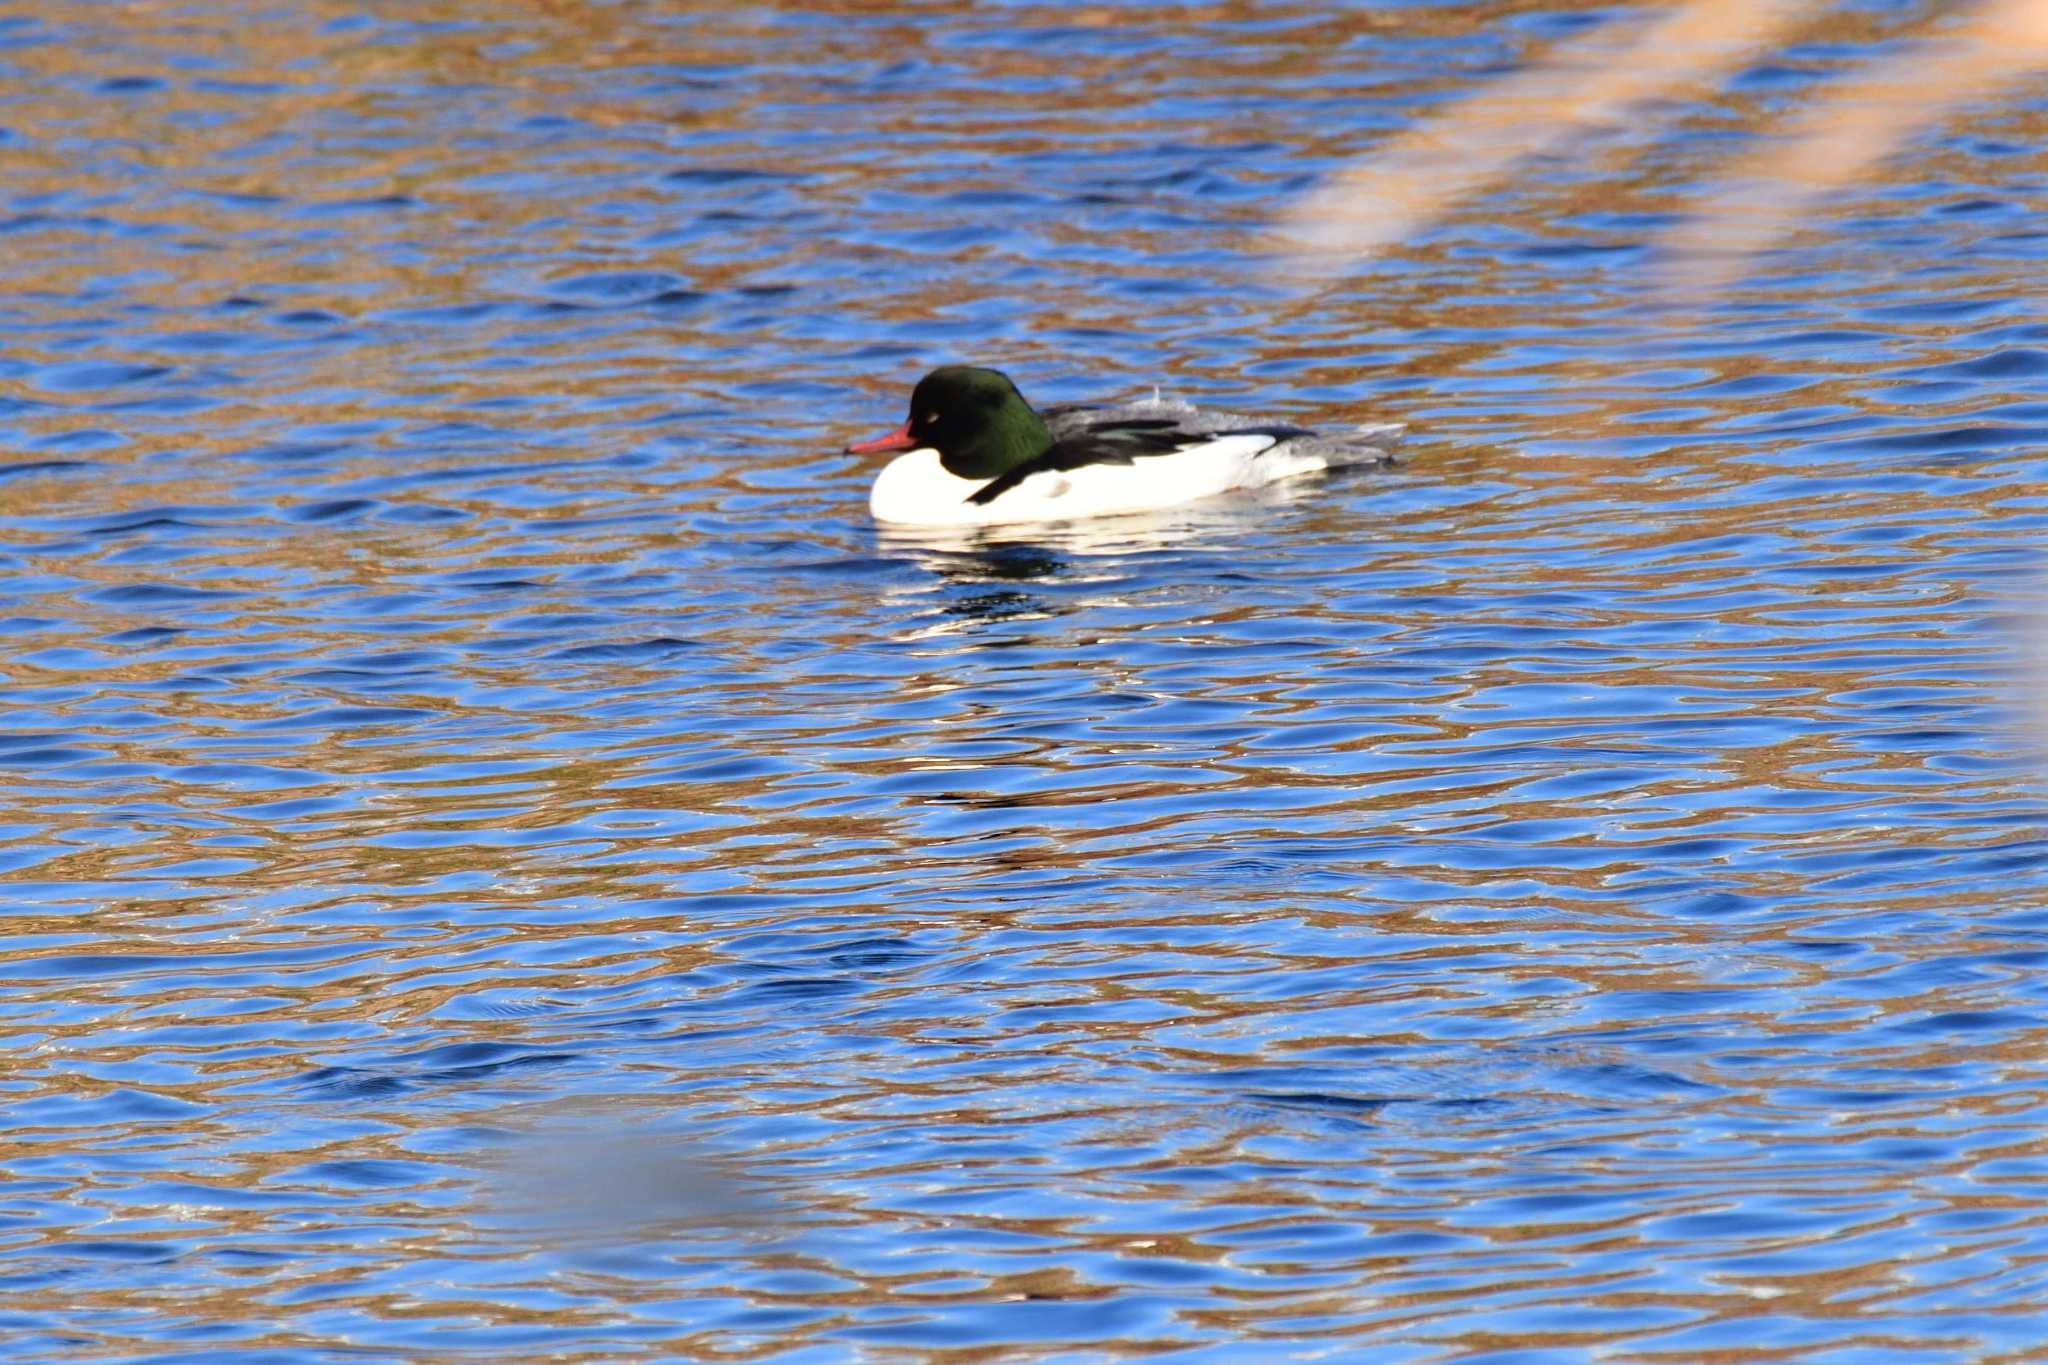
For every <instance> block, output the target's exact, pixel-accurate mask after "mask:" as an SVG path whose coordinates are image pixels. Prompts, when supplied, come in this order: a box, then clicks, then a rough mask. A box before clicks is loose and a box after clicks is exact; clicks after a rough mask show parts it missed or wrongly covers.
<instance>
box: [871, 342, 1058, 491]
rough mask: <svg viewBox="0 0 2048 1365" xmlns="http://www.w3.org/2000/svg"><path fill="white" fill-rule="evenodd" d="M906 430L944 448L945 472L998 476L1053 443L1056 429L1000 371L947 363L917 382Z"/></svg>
mask: <svg viewBox="0 0 2048 1365" xmlns="http://www.w3.org/2000/svg"><path fill="white" fill-rule="evenodd" d="M904 430H905V431H906V432H907V433H908V434H909V436H910V439H911V441H912V443H913V444H914V445H917V446H930V447H931V448H932V449H933V450H936V451H938V452H939V463H940V464H942V465H944V466H945V467H946V472H947V473H948V474H951V475H953V476H954V477H955V478H961V479H994V478H1000V477H1001V476H1002V475H1004V474H1007V473H1009V472H1010V471H1011V470H1012V469H1015V468H1016V467H1017V466H1018V465H1020V464H1023V463H1024V462H1025V461H1026V460H1030V459H1035V458H1036V457H1038V456H1040V455H1043V454H1044V453H1045V452H1046V450H1047V449H1049V448H1050V447H1051V446H1052V433H1051V432H1049V431H1047V430H1046V429H1045V423H1044V421H1043V420H1041V419H1040V417H1039V415H1038V414H1037V413H1035V412H1033V411H1032V410H1031V405H1030V404H1029V403H1027V402H1025V401H1024V395H1023V394H1021V393H1019V392H1017V386H1016V385H1015V384H1012V383H1011V382H1010V376H1008V375H1006V374H1004V373H1003V372H1002V371H1001V370H983V369H977V368H975V367H974V366H972V365H946V366H942V367H940V368H939V369H936V370H933V371H932V372H931V373H930V374H928V375H926V376H925V377H924V378H922V379H920V380H918V381H917V387H916V388H915V389H913V390H912V391H911V394H910V421H909V422H908V423H907V424H906V425H905V427H904Z"/></svg>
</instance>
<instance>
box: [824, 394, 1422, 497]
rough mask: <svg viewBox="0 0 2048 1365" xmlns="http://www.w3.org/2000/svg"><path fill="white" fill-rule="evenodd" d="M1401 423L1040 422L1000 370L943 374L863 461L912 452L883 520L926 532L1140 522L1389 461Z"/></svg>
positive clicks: (1164, 411) (1080, 412)
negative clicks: (1131, 517) (1138, 517)
mask: <svg viewBox="0 0 2048 1365" xmlns="http://www.w3.org/2000/svg"><path fill="white" fill-rule="evenodd" d="M1401 430H1402V427H1401V424H1400V423H1398V422H1384V423H1377V424H1371V425H1366V426H1360V427H1356V428H1353V429H1351V430H1348V431H1342V432H1333V433H1328V434H1324V433H1319V432H1315V431H1311V430H1309V429H1308V428H1306V427H1298V426H1293V425H1290V424H1288V423H1285V422H1262V421H1260V420H1259V419H1257V418H1255V417H1244V416H1241V415H1239V414H1236V413H1229V412H1202V411H1200V410H1199V409H1197V408H1195V407H1194V406H1193V405H1192V404H1189V403H1185V402H1182V401H1180V400H1179V399H1173V398H1164V399H1163V398H1160V397H1159V396H1158V395H1157V394H1156V393H1155V394H1154V395H1153V396H1152V398H1151V399H1149V400H1146V401H1140V402H1135V403H1122V404H1117V405H1115V406H1067V407H1058V408H1048V409H1046V410H1045V411H1044V412H1042V413H1041V412H1037V411H1035V410H1033V408H1032V406H1031V405H1030V404H1029V403H1027V402H1025V401H1024V395H1023V394H1021V393H1019V392H1017V386H1016V385H1015V384H1013V383H1011V382H1010V377H1009V376H1008V375H1006V374H1004V373H1003V372H1002V371H1000V370H985V369H979V368H976V367H974V366H971V365H947V366H943V367H941V368H939V369H936V370H933V371H932V372H931V373H930V374H928V375H926V376H925V377H924V378H923V379H920V380H919V381H918V383H917V387H916V389H914V390H912V392H911V395H910V417H909V420H907V421H906V422H904V424H903V425H902V426H901V427H899V428H897V429H896V430H895V431H892V432H890V433H889V434H888V435H887V436H878V437H876V438H875V439H874V440H872V441H859V442H856V443H854V444H853V445H850V446H848V447H847V450H848V451H849V452H851V453H853V454H857V455H866V454H872V453H875V452H877V451H887V450H902V451H908V452H909V453H908V454H906V455H901V456H898V457H897V458H896V459H894V460H891V461H890V462H889V464H888V465H887V467H885V468H884V469H883V470H882V472H881V473H880V474H879V475H877V476H876V478H875V488H874V492H873V493H872V494H871V495H870V496H869V498H868V507H869V509H870V510H871V511H872V512H873V513H874V516H875V520H877V521H888V522H896V523H899V524H904V525H917V526H996V525H1001V524H1004V523H1007V522H1018V521H1064V520H1067V519H1069V518H1075V517H1099V516H1110V515H1115V514H1117V513H1123V512H1144V511H1150V510H1151V509H1153V508H1156V507H1172V506H1174V505H1176V504H1178V503H1183V502H1193V501H1194V500H1196V499H1197V498H1206V497H1210V496H1212V495H1214V494H1217V493H1221V492H1223V491H1224V490H1225V489H1230V488H1260V487H1263V486H1265V485H1266V484H1269V483H1277V482H1278V481H1280V480H1281V479H1290V478H1293V477H1294V476H1295V475H1297V474H1310V473H1314V472H1316V471H1317V470H1322V469H1336V468H1339V467H1341V466H1343V465H1351V464H1364V463H1370V462H1379V463H1388V462H1390V461H1389V457H1388V455H1387V451H1386V444H1388V443H1390V442H1391V440H1392V438H1394V437H1397V436H1399V435H1400V433H1401Z"/></svg>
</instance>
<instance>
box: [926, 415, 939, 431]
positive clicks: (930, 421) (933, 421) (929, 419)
mask: <svg viewBox="0 0 2048 1365" xmlns="http://www.w3.org/2000/svg"><path fill="white" fill-rule="evenodd" d="M924 424H925V425H926V426H928V427H935V426H937V425H938V424H939V415H938V414H937V413H936V412H928V413H926V414H925V415H924Z"/></svg>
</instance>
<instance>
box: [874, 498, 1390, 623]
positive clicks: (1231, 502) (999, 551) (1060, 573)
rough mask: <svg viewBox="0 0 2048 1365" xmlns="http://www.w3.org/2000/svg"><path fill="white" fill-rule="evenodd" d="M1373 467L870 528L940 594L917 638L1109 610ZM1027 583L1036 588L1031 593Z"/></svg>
mask: <svg viewBox="0 0 2048 1365" xmlns="http://www.w3.org/2000/svg"><path fill="white" fill-rule="evenodd" d="M1377 471H1378V467H1377V466H1374V467H1371V468H1370V469H1367V470H1365V471H1363V472H1362V473H1356V474H1355V473H1352V472H1349V471H1338V472H1335V473H1331V474H1325V475H1311V476H1308V477H1305V478H1300V479H1294V480H1290V481H1289V482H1286V483H1279V484H1271V485H1268V486H1267V487H1265V488H1258V489H1246V490H1239V491H1237V492H1232V493H1227V494H1222V495H1219V496H1217V497H1215V498H1211V499H1209V500H1208V501H1206V502H1201V503H1189V504H1186V505H1184V506H1179V507H1170V508H1163V509H1161V510H1159V511H1156V512H1145V513H1135V514H1132V515H1129V516H1116V517H1097V518H1093V519H1090V520H1086V521H1074V522H1047V523H1044V524H1033V523H1015V524H1011V525H1005V526H994V527H971V526H967V527H948V526H895V525H890V524H887V523H879V524H877V526H876V528H875V541H876V549H877V550H878V551H879V552H880V553H881V554H884V555H895V556H898V557H901V558H903V559H905V560H908V561H910V562H912V563H915V564H917V565H918V566H919V567H921V568H923V569H924V570H925V571H926V572H927V573H929V574H930V575H931V576H932V577H933V578H935V579H937V580H938V581H939V582H940V583H942V584H944V585H945V586H946V588H947V589H948V591H949V596H948V599H947V601H946V603H945V604H944V605H943V606H942V607H941V608H940V609H939V610H940V611H941V612H942V613H943V614H944V615H945V616H946V617H947V618H948V620H947V621H946V622H945V623H943V624H941V625H937V626H931V625H927V626H924V627H922V628H919V629H917V630H914V631H912V632H911V636H912V638H921V637H924V636H929V635H939V634H946V633H949V632H950V631H953V630H956V629H959V628H961V627H963V626H969V625H974V624H980V623H987V622H1002V621H1018V620H1027V619H1034V618H1043V617H1050V616H1060V615H1064V614H1066V613H1067V612H1070V611H1076V610H1079V609H1081V608H1083V607H1088V608H1091V609H1093V608H1098V607H1103V606H1115V605H1118V603H1119V601H1120V600H1121V598H1122V597H1123V595H1124V594H1126V593H1128V592H1131V591H1133V590H1136V589H1141V588H1144V587H1146V586H1148V585H1151V584H1154V583H1155V582H1157V581H1162V580H1163V581H1171V582H1177V583H1178V582H1186V581H1188V580H1189V578H1190V577H1192V576H1196V575H1198V574H1199V572H1200V569H1199V566H1190V565H1185V564H1181V563H1179V561H1180V560H1182V559H1183V558H1185V557H1187V556H1192V555H1201V556H1205V557H1206V556H1207V555H1208V554H1210V553H1213V552H1214V551H1215V550H1216V549H1217V547H1220V546H1233V545H1236V546H1241V545H1242V543H1243V538H1244V537H1245V536H1247V535H1253V534H1257V533H1259V532H1260V531H1262V530H1264V529H1267V528H1270V526H1271V524H1272V520H1273V517H1274V516H1275V515H1276V513H1278V512H1280V511H1281V510H1283V509H1285V508H1288V507H1290V506H1293V505H1297V504H1302V505H1306V503H1307V501H1308V500H1311V499H1314V498H1315V497H1316V496H1318V493H1319V492H1321V491H1324V490H1326V489H1327V487H1328V485H1329V484H1330V483H1331V482H1332V481H1335V480H1344V479H1349V478H1354V477H1364V476H1367V475H1369V474H1370V473H1373V472H1377ZM1169 564H1170V565H1171V566H1172V567H1170V568H1169V567H1167V566H1168V565H1169ZM1155 571H1157V572H1156V573H1155ZM1055 584H1056V585H1057V587H1058V591H1057V592H1054V591H1052V588H1053V586H1054V585H1055ZM1034 586H1038V587H1042V588H1043V589H1045V590H1043V591H1033V590H1032V589H1033V587H1034ZM928 590H929V589H928V585H920V586H919V587H918V588H916V589H914V590H913V591H914V592H915V594H916V595H918V596H922V595H923V594H924V593H925V592H927V591H928Z"/></svg>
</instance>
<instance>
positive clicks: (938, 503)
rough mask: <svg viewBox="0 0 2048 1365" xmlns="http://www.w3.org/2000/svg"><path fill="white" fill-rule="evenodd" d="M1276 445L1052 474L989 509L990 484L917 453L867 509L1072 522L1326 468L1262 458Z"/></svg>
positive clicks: (957, 521) (893, 465)
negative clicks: (983, 494) (979, 497)
mask: <svg viewBox="0 0 2048 1365" xmlns="http://www.w3.org/2000/svg"><path fill="white" fill-rule="evenodd" d="M1274 444H1275V441H1274V438H1273V437H1271V436H1263V435H1250V434H1246V435H1238V436H1219V437H1217V438H1216V439H1215V440H1213V441H1209V442H1207V443H1206V444H1203V445H1199V446H1190V447H1189V448H1188V449H1186V450H1176V451H1173V452H1170V453H1168V454H1164V455H1143V456H1140V457H1138V459H1136V460H1134V461H1132V462H1131V463H1130V464H1091V465H1083V466H1082V467H1081V468H1079V469H1071V470H1067V471H1065V472H1052V471H1048V472H1046V473H1043V474H1034V475H1032V476H1031V477H1030V478H1028V479H1026V480H1024V482H1022V483H1020V484H1018V485H1017V486H1016V487H1015V488H1012V489H1009V490H1008V491H1007V492H1004V493H1002V494H1001V495H1000V496H998V497H996V498H994V499H993V500H991V501H989V502H986V503H977V502H972V501H970V499H971V498H972V497H973V496H974V494H975V493H976V492H978V491H979V490H980V489H982V488H983V487H985V486H986V482H987V481H985V480H981V479H962V478H956V477H955V476H954V475H952V474H949V473H947V472H946V469H945V467H944V466H943V465H941V464H940V463H939V453H938V452H937V451H936V450H913V451H911V452H910V453H908V454H906V455H899V456H897V457H896V458H895V459H894V460H891V461H890V462H889V464H888V466H887V467H886V468H884V469H883V470H882V472H881V473H880V474H879V475H877V476H876V478H875V488H874V492H873V493H872V494H870V495H869V497H868V508H869V510H870V511H872V512H873V513H874V515H875V520H876V521H892V522H897V523H901V524H905V525H913V526H998V525H1002V524H1004V523H1007V522H1017V521H1066V520H1069V519H1071V518H1075V517H1101V516H1114V515H1116V514H1118V513H1122V512H1146V511H1150V510H1151V509H1153V508H1155V507H1172V506H1174V505H1176V504H1178V503H1183V502H1193V501H1194V500H1195V499H1197V498H1206V497H1211V496H1213V495H1214V494H1217V493H1221V492H1223V491H1224V490H1225V489H1228V488H1257V487H1260V486H1262V485H1264V484H1269V483H1272V482H1273V481H1275V480H1276V479H1285V478H1290V477H1292V476H1293V475H1296V474H1305V473H1308V472H1309V471H1311V470H1316V469H1322V468H1325V467H1326V462H1325V461H1324V460H1323V459H1322V457H1320V456H1317V455H1303V456H1298V457H1297V456H1294V455H1291V454H1290V453H1288V452H1287V451H1284V450H1277V451H1273V453H1272V454H1271V455H1269V456H1265V458H1260V456H1261V455H1262V454H1263V453H1264V452H1266V451H1268V450H1271V449H1272V447H1273V445H1274Z"/></svg>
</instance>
